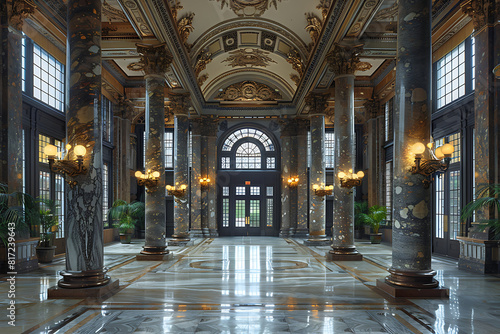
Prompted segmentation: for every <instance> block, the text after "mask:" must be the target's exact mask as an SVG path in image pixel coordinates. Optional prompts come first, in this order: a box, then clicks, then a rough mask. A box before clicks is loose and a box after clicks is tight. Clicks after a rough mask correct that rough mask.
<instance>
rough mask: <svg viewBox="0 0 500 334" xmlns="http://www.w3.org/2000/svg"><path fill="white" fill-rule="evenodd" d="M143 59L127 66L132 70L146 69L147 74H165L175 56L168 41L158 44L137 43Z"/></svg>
mask: <svg viewBox="0 0 500 334" xmlns="http://www.w3.org/2000/svg"><path fill="white" fill-rule="evenodd" d="M136 45H137V52H138V53H139V54H140V55H141V60H140V61H139V62H137V63H132V64H130V65H128V66H127V68H128V69H129V70H131V71H144V72H145V74H146V75H153V74H156V75H163V74H165V72H166V71H167V69H168V68H169V66H170V64H171V63H172V60H173V57H172V55H171V54H170V52H169V51H168V50H167V46H166V43H162V44H158V45H148V44H136Z"/></svg>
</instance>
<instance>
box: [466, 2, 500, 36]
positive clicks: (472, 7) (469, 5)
mask: <svg viewBox="0 0 500 334" xmlns="http://www.w3.org/2000/svg"><path fill="white" fill-rule="evenodd" d="M497 6H499V5H497V4H495V1H494V0H468V1H466V2H465V3H464V4H462V5H461V7H462V11H463V12H464V13H465V14H467V15H469V16H470V17H471V18H472V23H473V24H474V30H479V29H481V28H482V27H484V26H485V25H486V24H494V23H495V21H496V20H497V18H496V17H497V16H498V15H499V13H497V11H500V8H497V9H496V7H497Z"/></svg>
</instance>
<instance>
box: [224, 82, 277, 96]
mask: <svg viewBox="0 0 500 334" xmlns="http://www.w3.org/2000/svg"><path fill="white" fill-rule="evenodd" d="M215 99H216V100H223V101H276V100H281V99H282V96H281V94H280V93H278V92H276V91H275V90H274V89H272V88H271V87H269V86H267V85H264V84H262V83H258V82H254V81H243V82H239V83H235V84H232V85H231V86H229V87H226V88H225V89H224V90H223V91H222V92H220V93H219V95H217V97H216V98H215Z"/></svg>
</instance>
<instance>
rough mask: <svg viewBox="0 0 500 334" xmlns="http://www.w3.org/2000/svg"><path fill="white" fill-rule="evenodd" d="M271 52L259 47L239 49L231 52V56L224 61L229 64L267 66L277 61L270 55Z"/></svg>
mask: <svg viewBox="0 0 500 334" xmlns="http://www.w3.org/2000/svg"><path fill="white" fill-rule="evenodd" d="M268 54H269V52H266V51H262V50H259V49H252V48H246V49H239V50H235V51H231V52H229V57H227V58H226V59H224V60H223V61H222V63H223V62H228V63H229V64H227V65H228V66H231V67H236V66H245V67H246V66H250V67H254V66H261V67H267V66H269V63H270V62H272V63H276V62H275V61H274V60H273V59H272V58H271V57H269V56H268Z"/></svg>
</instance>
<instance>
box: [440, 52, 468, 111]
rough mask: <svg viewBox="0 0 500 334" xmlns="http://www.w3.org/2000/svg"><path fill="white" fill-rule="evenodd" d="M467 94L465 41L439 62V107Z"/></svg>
mask: <svg viewBox="0 0 500 334" xmlns="http://www.w3.org/2000/svg"><path fill="white" fill-rule="evenodd" d="M464 95H465V42H462V43H460V45H459V46H457V47H456V48H454V49H453V50H452V51H451V52H449V53H448V54H447V55H446V56H444V57H443V58H441V59H440V60H438V62H437V108H438V109H439V108H441V107H444V106H445V105H447V104H448V103H450V102H452V101H454V100H456V99H458V98H459V97H461V96H464Z"/></svg>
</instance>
